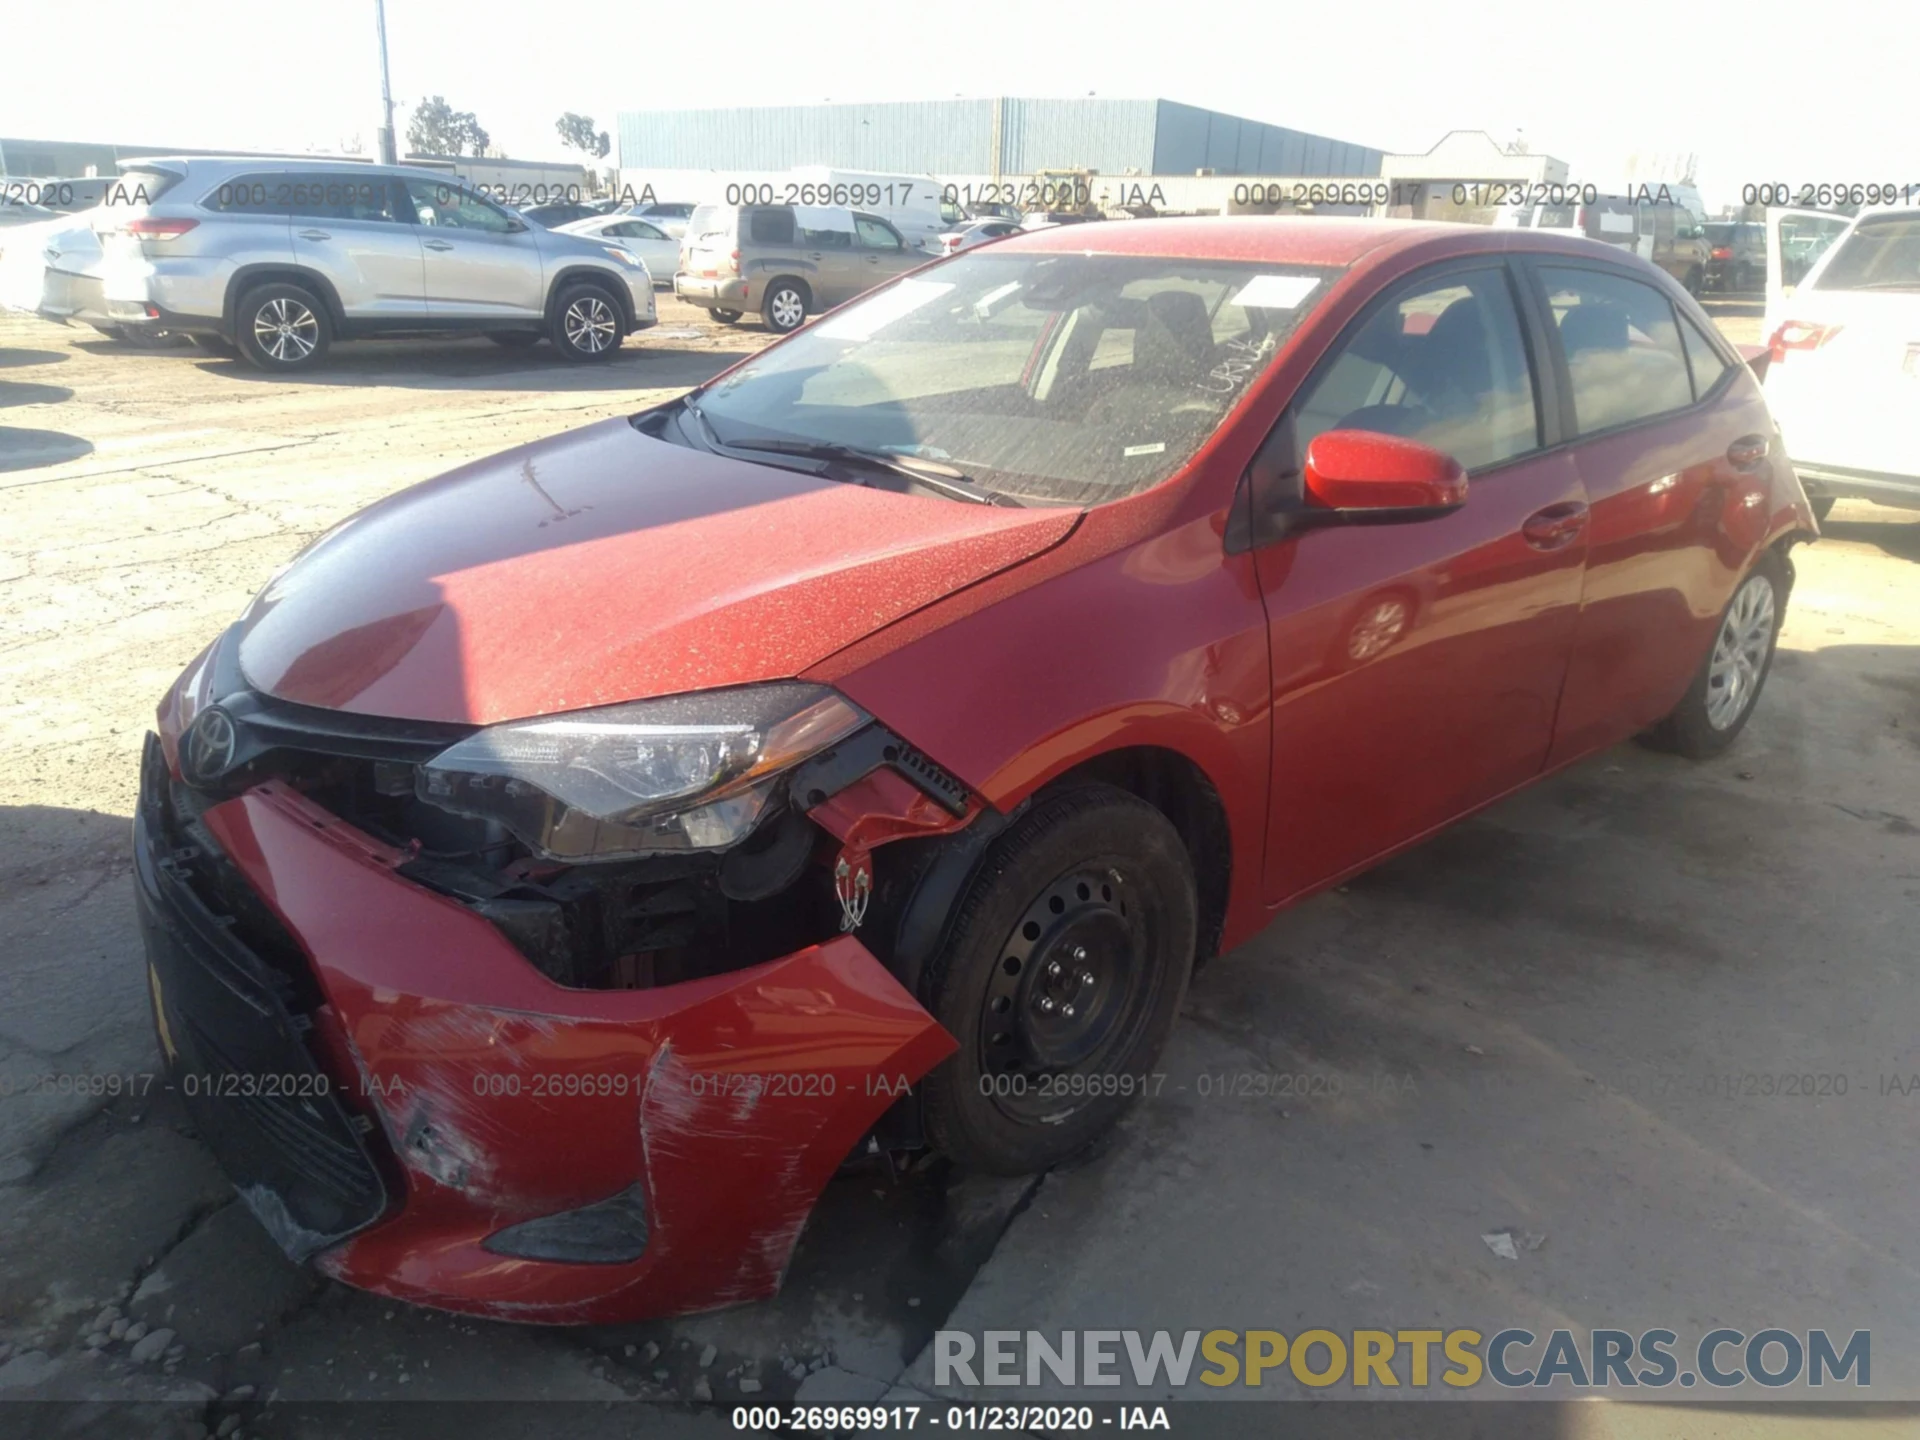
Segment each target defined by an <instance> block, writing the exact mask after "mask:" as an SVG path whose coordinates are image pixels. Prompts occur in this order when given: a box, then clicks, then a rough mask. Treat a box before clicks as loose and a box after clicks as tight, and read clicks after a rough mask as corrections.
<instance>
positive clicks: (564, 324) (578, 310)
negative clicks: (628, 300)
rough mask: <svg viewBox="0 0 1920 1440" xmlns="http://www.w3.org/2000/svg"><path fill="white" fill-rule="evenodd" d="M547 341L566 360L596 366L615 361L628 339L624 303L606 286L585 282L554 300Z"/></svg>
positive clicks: (566, 290)
mask: <svg viewBox="0 0 1920 1440" xmlns="http://www.w3.org/2000/svg"><path fill="white" fill-rule="evenodd" d="M547 338H548V339H549V340H551V341H552V342H553V348H554V350H555V351H556V352H557V353H558V354H559V356H560V358H561V359H562V360H567V361H571V362H572V363H573V364H576V365H592V364H597V363H598V362H600V361H602V360H611V359H612V358H613V357H614V356H615V355H616V354H618V353H619V351H620V343H621V342H622V341H623V340H625V339H626V338H627V321H626V317H625V315H623V314H622V313H621V310H620V302H619V301H618V300H616V299H615V298H614V295H613V292H612V291H611V290H609V289H607V287H606V286H604V285H596V284H594V283H593V282H592V281H591V280H581V281H576V282H575V283H573V284H571V285H569V286H567V288H566V289H565V290H562V291H561V292H560V293H559V294H558V295H557V296H555V297H554V301H553V311H552V315H551V318H550V319H549V320H548V322H547Z"/></svg>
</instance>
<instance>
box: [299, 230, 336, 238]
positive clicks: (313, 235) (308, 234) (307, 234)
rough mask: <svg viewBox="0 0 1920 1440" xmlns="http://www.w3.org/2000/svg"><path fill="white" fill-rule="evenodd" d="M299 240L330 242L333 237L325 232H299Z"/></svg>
mask: <svg viewBox="0 0 1920 1440" xmlns="http://www.w3.org/2000/svg"><path fill="white" fill-rule="evenodd" d="M300 238H301V239H302V240H331V239H332V238H333V236H332V235H330V234H328V233H327V232H326V231H325V230H302V231H301V232H300Z"/></svg>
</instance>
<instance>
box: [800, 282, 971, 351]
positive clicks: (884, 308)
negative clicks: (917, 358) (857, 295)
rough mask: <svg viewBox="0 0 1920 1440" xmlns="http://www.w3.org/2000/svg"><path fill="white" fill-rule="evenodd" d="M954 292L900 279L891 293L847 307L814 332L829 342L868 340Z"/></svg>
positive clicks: (946, 288)
mask: <svg viewBox="0 0 1920 1440" xmlns="http://www.w3.org/2000/svg"><path fill="white" fill-rule="evenodd" d="M951 289H953V286H951V285H943V284H939V283H937V282H935V281H932V280H902V281H901V282H900V283H899V284H898V285H895V286H894V287H893V288H892V289H891V290H888V291H885V292H883V293H881V294H879V295H876V296H874V297H873V299H871V300H862V301H861V302H860V303H859V304H857V305H851V306H848V307H847V309H846V311H845V312H843V313H842V314H839V315H836V316H834V317H833V319H831V320H829V321H827V322H826V323H825V324H824V325H822V326H821V327H820V329H819V331H818V332H817V333H819V334H821V335H825V336H827V337H828V338H829V339H832V340H871V339H872V338H873V337H874V332H876V331H878V330H880V329H882V328H883V327H885V326H887V325H891V324H892V323H893V322H894V321H896V320H898V319H900V318H901V317H902V316H903V315H911V314H912V313H913V312H914V311H916V310H918V309H919V308H920V307H921V306H922V305H931V304H932V303H933V302H934V301H936V300H938V299H939V298H940V297H941V296H942V295H945V294H946V293H947V292H948V291H949V290H951Z"/></svg>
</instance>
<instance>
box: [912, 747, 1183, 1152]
mask: <svg viewBox="0 0 1920 1440" xmlns="http://www.w3.org/2000/svg"><path fill="white" fill-rule="evenodd" d="M1198 910H1199V907H1198V902H1197V900H1196V898H1195V886H1194V878H1193V866H1192V863H1191V861H1190V860H1189V858H1188V856H1187V851H1186V847H1185V846H1184V845H1183V844H1182V843H1181V840H1180V836H1179V834H1178V832H1176V831H1175V830H1174V828H1173V825H1172V824H1171V823H1170V822H1169V821H1168V819H1167V817H1166V816H1165V815H1163V814H1162V813H1161V812H1160V811H1159V810H1157V809H1155V808H1154V807H1153V806H1151V805H1149V804H1147V803H1146V802H1145V801H1144V800H1141V799H1138V798H1137V797H1135V796H1133V795H1130V794H1128V793H1127V792H1126V791H1124V790H1119V789H1115V788H1114V787H1112V786H1108V785H1088V786H1084V787H1078V788H1075V789H1071V790H1064V791H1061V792H1059V793H1057V794H1054V795H1050V796H1047V797H1045V798H1043V799H1041V800H1039V801H1037V802H1036V803H1035V804H1034V805H1033V807H1032V808H1031V809H1029V810H1028V811H1027V812H1026V813H1025V814H1024V815H1022V816H1021V817H1020V818H1019V819H1018V820H1016V821H1015V822H1014V823H1013V824H1012V825H1011V826H1010V827H1009V828H1008V829H1007V831H1006V833H1005V834H1003V835H1001V836H1000V837H999V839H997V840H995V841H994V843H993V846H992V848H991V849H990V850H988V852H987V855H986V858H985V859H984V860H983V861H982V862H981V867H980V870H979V873H978V874H976V875H975V876H974V878H973V880H972V881H971V883H970V884H969V886H968V888H967V891H966V894H965V896H964V898H963V899H962V900H961V902H960V904H959V905H958V906H957V907H956V908H955V911H954V916H953V920H952V923H951V925H950V927H949V929H948V933H947V937H946V940H945V941H944V943H943V944H942V945H941V948H940V950H939V952H938V953H937V954H935V955H934V957H933V958H932V959H931V960H930V961H929V962H928V965H927V968H926V970H925V972H924V974H923V977H922V986H921V988H922V991H923V994H924V996H925V999H926V1003H927V1006H928V1008H929V1009H930V1010H931V1011H932V1013H933V1015H934V1017H935V1018H936V1019H938V1020H939V1021H940V1023H941V1024H942V1025H944V1026H945V1027H946V1029H947V1030H948V1032H949V1033H951V1034H952V1035H953V1037H954V1038H955V1039H956V1040H958V1041H959V1042H960V1049H959V1052H958V1053H957V1054H955V1055H954V1056H953V1057H952V1058H951V1059H949V1060H947V1061H945V1062H944V1063H943V1064H941V1065H939V1066H938V1067H936V1068H935V1070H934V1071H933V1073H932V1074H930V1075H928V1076H927V1078H926V1081H925V1083H924V1086H923V1099H924V1102H925V1116H926V1126H927V1135H928V1138H929V1140H930V1141H931V1142H932V1144H933V1145H934V1146H935V1148H937V1149H939V1150H940V1151H942V1152H943V1153H944V1154H946V1155H947V1156H948V1157H949V1158H951V1159H952V1160H954V1161H955V1162H956V1163H957V1164H959V1165H961V1166H962V1167H964V1168H966V1169H970V1170H978V1171H986V1172H989V1173H992V1174H999V1175H1024V1174H1029V1173H1032V1172H1034V1171H1038V1170H1044V1169H1046V1168H1047V1167H1048V1166H1051V1165H1055V1164H1058V1163H1059V1162H1060V1161H1062V1160H1064V1159H1066V1158H1068V1157H1069V1156H1071V1155H1073V1154H1074V1153H1076V1152H1077V1151H1079V1150H1081V1149H1083V1148H1084V1147H1085V1146H1086V1145H1087V1144H1088V1143H1089V1142H1090V1141H1092V1140H1094V1139H1095V1138H1096V1137H1098V1136H1099V1135H1100V1134H1102V1133H1103V1132H1104V1131H1106V1130H1107V1129H1108V1128H1109V1127H1111V1126H1112V1125H1113V1124H1114V1123H1115V1122H1116V1121H1117V1120H1118V1119H1119V1118H1120V1116H1121V1115H1122V1114H1123V1113H1124V1112H1125V1111H1126V1110H1127V1109H1128V1108H1129V1107H1130V1106H1131V1105H1132V1103H1133V1102H1134V1101H1135V1100H1136V1099H1138V1098H1139V1097H1140V1096H1141V1094H1142V1093H1144V1092H1145V1091H1146V1089H1147V1087H1148V1085H1149V1084H1150V1079H1149V1077H1150V1074H1151V1072H1152V1068H1153V1065H1154V1062H1155V1061H1156V1060H1157V1059H1158V1058H1159V1056H1160V1052H1161V1050H1162V1048H1163V1047H1164V1046H1165V1044H1166V1040H1167V1035H1168V1033H1169V1032H1170V1031H1171V1030H1172V1028H1173V1022H1174V1019H1175V1017H1176V1016H1177V1015H1178V1014H1179V1011H1180V1002H1181V999H1182V998H1183V997H1184V995H1185V994H1186V988H1187V978H1188V976H1189V975H1190V974H1191V972H1192V970H1193V956H1194V945H1195V935H1196V933H1197V916H1198ZM1068 967H1071V968H1068ZM1088 977H1091V978H1088ZM1089 996H1090V997H1091V998H1090V999H1089V998H1083V997H1089ZM1076 1009H1078V1011H1079V1012H1080V1013H1078V1014H1076V1013H1075V1011H1076ZM997 1017H1004V1018H997ZM1000 1026H1004V1027H1005V1028H1004V1029H1003V1028H998V1027H1000ZM1016 1087H1017V1088H1016Z"/></svg>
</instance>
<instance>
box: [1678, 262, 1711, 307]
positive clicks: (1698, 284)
mask: <svg viewBox="0 0 1920 1440" xmlns="http://www.w3.org/2000/svg"><path fill="white" fill-rule="evenodd" d="M1680 284H1681V288H1682V289H1684V290H1685V291H1686V292H1687V294H1689V295H1691V296H1693V297H1694V298H1695V299H1696V300H1697V299H1699V298H1700V292H1701V290H1702V289H1704V288H1705V286H1706V276H1705V275H1703V274H1702V273H1701V270H1700V267H1699V266H1698V265H1696V266H1694V267H1693V268H1692V269H1690V270H1689V271H1687V278H1686V279H1685V280H1683V281H1681V282H1680Z"/></svg>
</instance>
